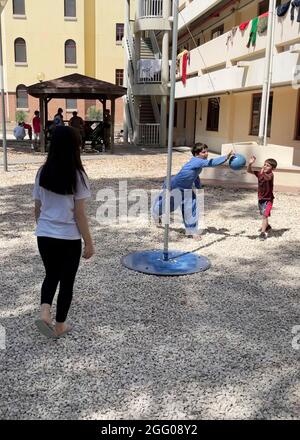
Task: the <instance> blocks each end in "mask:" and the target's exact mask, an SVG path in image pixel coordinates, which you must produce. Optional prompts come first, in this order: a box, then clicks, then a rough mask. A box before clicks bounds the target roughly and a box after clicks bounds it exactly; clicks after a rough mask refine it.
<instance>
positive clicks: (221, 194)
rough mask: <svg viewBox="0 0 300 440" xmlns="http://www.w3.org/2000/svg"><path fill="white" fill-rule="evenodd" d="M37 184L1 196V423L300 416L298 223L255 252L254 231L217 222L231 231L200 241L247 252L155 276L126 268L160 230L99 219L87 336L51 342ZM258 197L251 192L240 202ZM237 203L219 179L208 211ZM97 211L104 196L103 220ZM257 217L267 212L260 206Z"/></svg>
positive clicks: (76, 316)
mask: <svg viewBox="0 0 300 440" xmlns="http://www.w3.org/2000/svg"><path fill="white" fill-rule="evenodd" d="M91 184H92V191H93V194H96V191H97V190H98V189H100V188H104V187H106V186H111V187H112V188H117V184H116V181H114V180H110V179H99V180H93V181H92V182H91ZM152 185H153V187H159V186H160V183H159V182H157V181H156V180H155V179H152V180H143V179H132V180H130V179H129V180H128V186H129V187H130V188H148V189H149V188H151V187H152ZM31 191H32V187H31V186H30V185H23V186H22V185H19V186H12V187H8V188H5V189H4V190H2V191H1V194H0V204H1V211H2V213H3V215H1V221H0V222H1V223H0V228H1V235H2V242H3V243H4V245H5V246H4V248H3V252H2V255H1V272H0V282H1V300H0V304H1V309H0V324H1V325H3V326H4V327H5V329H6V350H0V363H1V371H2V374H3V375H4V379H3V381H2V389H1V396H2V399H1V403H0V418H1V419H83V418H85V419H86V418H91V419H130V418H137V419H139V418H148V419H151V418H152V419H155V418H157V419H163V418H165V419H166V418H170V419H223V418H227V419H232V418H233V419H244V418H246V419H256V418H257V419H260V418H262V419H272V418H293V419H298V418H299V395H298V397H297V386H298V384H299V382H298V362H299V355H300V352H299V351H297V350H294V349H293V348H292V337H293V334H292V328H293V326H295V325H297V324H298V325H299V324H300V322H299V278H298V276H297V271H296V268H297V267H299V247H298V243H297V242H296V241H294V242H292V241H286V242H285V241H283V240H280V238H281V237H282V235H283V234H284V233H285V232H286V231H287V230H286V229H284V228H283V229H280V231H281V232H282V235H279V236H278V242H275V243H274V242H273V247H272V248H271V249H270V250H268V251H266V250H261V251H260V253H259V258H257V257H252V254H251V252H254V250H256V248H255V249H254V248H251V246H253V244H254V243H253V242H252V240H249V241H248V240H247V238H251V236H249V237H248V236H242V234H244V233H245V231H243V227H242V226H240V220H239V219H235V217H234V215H233V217H232V230H231V231H229V230H228V229H227V228H215V227H208V229H207V231H206V233H212V234H215V235H217V236H219V237H218V238H216V239H214V238H215V237H213V240H212V241H211V242H210V243H206V244H204V245H203V246H201V244H200V243H199V244H200V247H199V248H197V249H199V250H201V249H202V248H209V250H210V258H214V259H215V260H217V256H218V253H219V252H220V250H219V248H218V245H219V244H220V243H222V242H225V243H226V242H229V240H238V239H239V238H241V241H236V246H239V247H240V251H241V252H240V257H239V259H237V260H235V261H232V259H231V256H230V254H228V255H227V253H226V247H225V248H222V249H224V255H223V258H222V259H218V260H217V261H218V264H215V265H214V266H213V267H212V268H211V269H210V270H209V271H206V272H204V273H201V274H194V275H191V276H184V277H178V278H176V277H152V276H149V275H145V274H139V273H136V272H133V271H129V270H127V269H126V268H125V267H123V266H122V265H121V263H120V258H121V257H122V256H123V255H125V254H126V253H128V252H131V251H134V250H136V249H140V248H141V247H144V248H153V247H154V248H159V247H161V243H160V242H158V235H157V230H156V229H155V228H149V227H140V226H138V227H137V228H136V229H135V230H129V229H128V228H126V227H122V226H119V227H117V226H101V225H99V224H98V223H96V221H95V220H92V221H91V223H92V229H93V235H94V237H95V243H96V248H97V249H96V251H97V254H96V256H95V258H94V259H93V260H91V261H87V262H84V261H82V263H81V266H80V269H79V273H78V277H77V281H76V286H75V292H74V300H73V303H72V309H71V312H70V320H71V322H73V324H74V331H73V332H72V334H70V335H69V336H68V337H66V338H65V339H61V340H58V341H52V340H47V339H46V338H44V337H43V336H42V335H40V334H38V332H37V330H36V329H35V327H34V324H33V321H34V318H35V316H36V313H37V311H38V308H39V289H40V285H41V282H42V278H43V267H42V264H41V261H40V258H39V256H38V254H37V249H36V244H35V238H34V237H33V235H32V233H33V228H34V221H33V210H32V205H33V203H32V201H31ZM248 195H249V191H247V190H242V191H240V192H239V199H241V198H242V197H247V196H248ZM232 199H233V197H232V194H230V191H229V190H228V189H226V190H222V189H220V188H209V195H208V200H207V209H208V210H210V211H212V210H219V209H220V205H221V204H222V212H223V209H224V210H225V211H226V210H228V215H230V212H231V213H232V209H231V205H230V203H232ZM97 206H98V202H97V201H96V200H95V197H94V198H93V199H92V200H91V203H90V204H89V214H90V216H91V217H93V216H94V215H95V211H96V209H97ZM245 215H247V216H249V215H250V216H251V218H252V219H253V220H254V219H257V213H256V211H254V209H252V210H251V212H250V209H249V213H248V212H246V214H245ZM288 221H289V222H290V221H291V219H290V218H289V219H288ZM236 231H237V232H236ZM241 231H242V232H241ZM173 232H174V231H173ZM277 232H278V231H277ZM179 237H180V234H178V238H179ZM204 238H205V236H204ZM160 239H161V236H159V240H160ZM14 240H16V241H15V242H14ZM223 246H224V245H223ZM214 255H215V257H214ZM297 262H298V263H297ZM291 267H292V268H293V267H295V270H293V269H292V270H291Z"/></svg>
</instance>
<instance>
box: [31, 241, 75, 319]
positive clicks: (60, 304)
mask: <svg viewBox="0 0 300 440" xmlns="http://www.w3.org/2000/svg"><path fill="white" fill-rule="evenodd" d="M37 241H38V248H39V252H40V255H41V257H42V260H43V263H44V266H45V270H46V277H45V279H44V282H43V285H42V295H41V304H44V303H46V304H50V305H51V304H52V301H53V298H54V295H55V292H56V289H57V286H58V283H60V284H59V293H58V297H57V308H56V321H57V322H64V321H65V320H66V319H67V315H68V311H69V308H70V305H71V302H72V296H73V286H74V281H75V277H76V273H77V270H78V266H79V261H80V256H81V240H60V239H57V238H50V237H38V239H37Z"/></svg>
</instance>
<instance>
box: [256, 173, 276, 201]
mask: <svg viewBox="0 0 300 440" xmlns="http://www.w3.org/2000/svg"><path fill="white" fill-rule="evenodd" d="M254 174H255V175H256V177H257V180H258V200H259V201H262V202H263V201H271V202H272V201H273V199H274V194H273V185H274V174H273V173H269V174H267V173H264V172H263V171H254Z"/></svg>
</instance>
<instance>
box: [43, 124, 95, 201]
mask: <svg viewBox="0 0 300 440" xmlns="http://www.w3.org/2000/svg"><path fill="white" fill-rule="evenodd" d="M77 172H79V173H80V177H81V180H82V182H83V184H84V185H85V186H86V183H85V180H84V177H83V173H84V174H86V173H85V171H84V168H83V165H82V163H81V158H80V138H79V136H78V134H77V132H76V130H74V128H72V127H66V126H58V127H56V128H55V130H54V132H53V135H52V139H51V144H50V149H49V153H48V156H47V159H46V162H45V164H44V165H43V167H42V169H41V174H40V182H39V183H40V186H42V187H43V188H45V189H48V190H49V191H52V192H54V193H57V194H64V195H67V194H74V193H75V192H76V189H77V185H76V183H77Z"/></svg>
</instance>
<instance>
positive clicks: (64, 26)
mask: <svg viewBox="0 0 300 440" xmlns="http://www.w3.org/2000/svg"><path fill="white" fill-rule="evenodd" d="M123 35H124V1H123V0H110V1H104V0H43V1H38V0H8V1H7V4H6V6H5V8H4V11H3V13H2V41H3V57H4V60H3V62H4V87H5V92H6V102H7V120H8V121H15V115H16V111H25V112H26V113H27V114H28V117H27V118H28V119H27V120H28V122H30V121H31V119H32V116H33V113H34V111H35V110H36V109H37V108H38V101H37V100H36V99H35V98H32V97H30V96H27V93H26V89H25V87H26V86H29V85H31V84H34V83H36V82H38V81H40V80H46V81H47V80H51V79H55V78H59V77H62V76H65V75H68V74H71V73H80V74H83V75H87V76H91V77H93V78H96V79H100V80H103V81H108V82H111V83H115V84H118V85H123V81H124V48H123V46H122V38H123ZM94 105H96V106H97V108H99V109H100V108H101V104H100V103H99V102H97V103H96V102H95V101H83V100H53V101H51V102H50V103H49V119H51V118H52V117H53V116H54V114H55V113H56V110H57V108H58V107H62V108H63V109H64V119H66V120H67V119H69V118H70V116H71V112H72V110H75V109H77V110H78V112H79V114H80V115H81V116H82V117H86V115H87V113H88V109H89V107H91V106H94ZM122 124H123V101H122V99H119V100H117V102H116V127H117V129H120V128H122Z"/></svg>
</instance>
